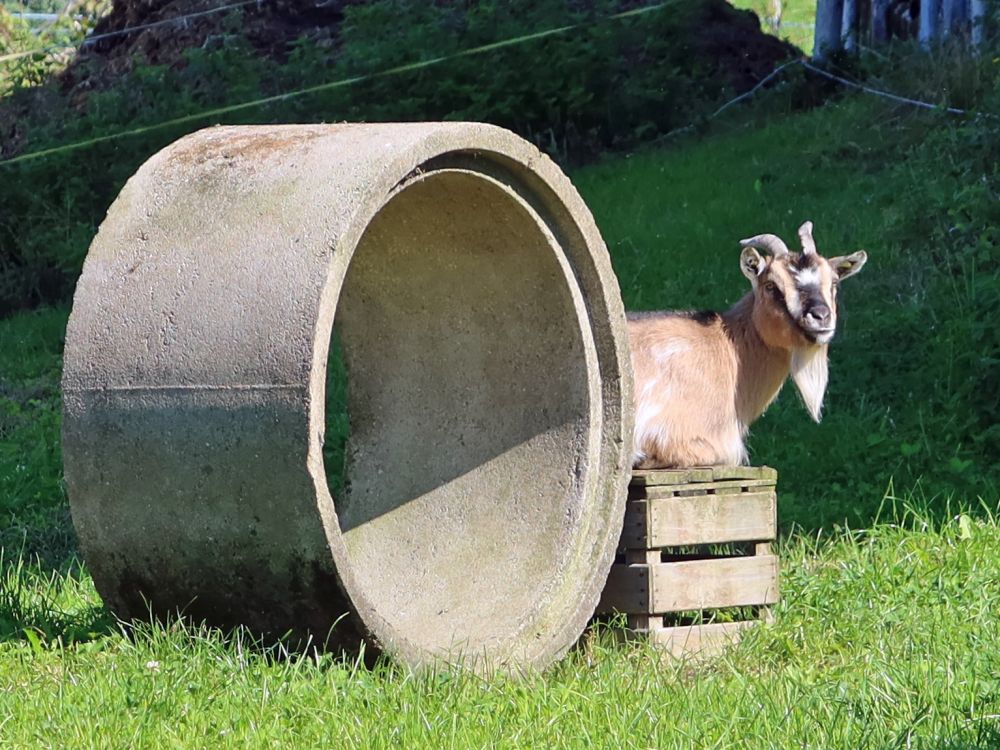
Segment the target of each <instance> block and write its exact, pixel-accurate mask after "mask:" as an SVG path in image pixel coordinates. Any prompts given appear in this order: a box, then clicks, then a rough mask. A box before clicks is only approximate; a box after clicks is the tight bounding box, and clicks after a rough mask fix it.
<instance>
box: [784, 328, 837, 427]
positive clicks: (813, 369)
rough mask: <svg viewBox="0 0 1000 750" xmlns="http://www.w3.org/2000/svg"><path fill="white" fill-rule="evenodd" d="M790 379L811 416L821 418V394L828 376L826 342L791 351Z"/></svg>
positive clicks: (823, 392) (824, 391) (822, 394)
mask: <svg viewBox="0 0 1000 750" xmlns="http://www.w3.org/2000/svg"><path fill="white" fill-rule="evenodd" d="M791 373H792V380H793V381H794V382H795V387H796V389H798V392H799V395H800V396H801V397H802V403H804V404H805V406H806V409H808V410H809V414H810V415H811V416H812V418H813V419H814V420H815V421H817V422H819V421H820V419H821V418H822V411H823V396H824V395H825V394H826V383H827V380H828V377H829V373H828V369H827V347H826V344H820V345H818V346H809V347H803V348H801V349H795V350H793V351H792V366H791Z"/></svg>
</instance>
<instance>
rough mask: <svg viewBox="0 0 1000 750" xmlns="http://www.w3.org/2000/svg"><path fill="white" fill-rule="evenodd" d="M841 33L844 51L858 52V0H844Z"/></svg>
mask: <svg viewBox="0 0 1000 750" xmlns="http://www.w3.org/2000/svg"><path fill="white" fill-rule="evenodd" d="M840 33H841V38H842V39H843V44H844V49H845V50H847V51H848V52H856V51H857V49H858V0H844V11H843V14H842V15H841V21H840Z"/></svg>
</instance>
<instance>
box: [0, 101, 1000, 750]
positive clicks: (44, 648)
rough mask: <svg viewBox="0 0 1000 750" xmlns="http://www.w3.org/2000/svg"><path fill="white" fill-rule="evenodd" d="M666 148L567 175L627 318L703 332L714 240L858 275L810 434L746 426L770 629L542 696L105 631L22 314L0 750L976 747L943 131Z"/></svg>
mask: <svg viewBox="0 0 1000 750" xmlns="http://www.w3.org/2000/svg"><path fill="white" fill-rule="evenodd" d="M765 110H767V111H765ZM669 145H670V147H669V148H659V149H652V148H651V149H649V150H645V151H641V152H638V153H635V154H632V155H630V156H619V157H615V158H608V159H607V160H606V161H605V162H603V163H599V164H596V165H593V166H590V167H587V168H584V169H581V170H578V171H577V172H576V173H575V174H574V182H575V183H576V184H577V185H578V187H579V188H580V190H581V192H582V193H583V195H584V197H585V198H586V200H587V202H588V204H589V205H590V206H591V207H592V209H593V210H594V213H595V216H596V218H597V220H598V224H599V225H600V226H601V228H602V231H603V232H604V235H605V237H606V239H607V241H608V245H609V248H610V250H611V253H612V257H613V260H614V263H615V267H616V270H617V272H618V275H619V278H620V280H621V284H622V292H623V296H624V298H625V301H626V305H627V306H628V307H630V308H632V309H644V308H661V307H684V306H695V307H705V306H707V307H716V308H718V307H722V306H724V305H726V304H728V303H730V302H732V301H734V300H735V299H736V298H737V297H738V296H739V295H740V294H741V293H742V292H743V289H744V286H745V282H744V280H743V279H742V277H741V275H740V274H739V271H738V268H737V257H738V246H737V244H736V240H737V239H738V238H740V237H744V236H747V235H749V234H752V233H756V232H763V231H772V232H778V233H781V234H783V235H785V236H787V237H789V238H791V237H794V232H795V228H796V227H797V226H798V224H799V223H800V222H801V221H802V220H804V219H806V218H810V219H812V220H814V221H815V223H816V236H817V241H818V243H819V246H820V249H821V251H823V252H825V253H828V254H832V253H838V252H841V251H848V250H853V249H855V248H857V247H858V246H864V247H866V249H867V250H868V251H869V254H870V261H869V265H868V267H866V268H865V270H864V271H863V272H862V273H861V274H860V275H859V276H858V277H857V278H856V279H852V280H851V281H850V282H847V285H845V289H844V292H843V297H844V300H845V302H844V304H845V305H846V306H847V310H846V315H847V317H846V320H845V321H844V323H845V325H844V328H843V330H842V331H841V332H840V333H839V334H838V338H837V341H836V344H835V346H834V348H833V353H832V360H833V367H832V375H831V390H830V393H829V397H828V404H827V417H826V419H825V420H824V422H823V423H822V424H821V425H815V424H812V423H810V422H809V421H808V417H807V415H806V414H805V411H804V410H803V408H802V407H801V406H800V405H799V404H798V403H797V402H796V399H795V397H794V396H793V395H792V393H791V392H789V393H786V394H784V395H783V396H782V398H781V399H780V400H779V402H778V403H777V404H776V405H775V407H774V408H772V409H771V411H770V412H769V413H768V414H767V415H766V416H765V417H764V418H763V419H762V420H761V421H760V422H759V423H758V424H757V425H756V426H755V431H754V435H753V438H752V444H751V447H752V451H753V456H754V459H755V462H757V463H767V464H770V465H774V466H777V467H778V468H779V469H780V472H781V474H780V476H781V479H780V483H779V487H780V499H779V503H780V522H781V527H782V530H783V534H782V539H781V541H780V543H779V552H780V555H781V560H782V593H783V597H784V599H783V601H782V603H781V604H780V605H779V606H778V607H777V608H776V611H775V615H776V617H775V623H774V624H773V625H769V626H766V627H762V628H759V629H757V630H756V631H754V632H753V633H751V634H750V635H749V636H748V637H746V638H745V640H744V641H743V642H742V643H741V644H740V645H739V646H738V647H737V648H734V649H732V650H731V651H729V652H728V653H727V654H726V655H725V656H724V657H722V658H720V659H718V660H715V661H712V662H708V663H701V664H697V663H668V662H664V661H661V660H659V659H658V658H657V657H656V655H655V654H653V653H651V652H650V651H649V650H648V649H647V648H646V647H643V646H642V645H630V646H616V645H613V644H612V642H611V639H610V637H609V636H608V634H607V633H603V632H601V631H594V632H592V633H590V634H588V635H587V636H586V637H585V638H584V640H583V642H582V643H581V645H580V647H579V648H578V649H577V650H576V651H574V652H573V653H571V654H570V656H569V657H568V658H567V659H565V660H564V661H563V662H561V663H560V664H558V665H556V666H555V667H553V668H552V669H551V670H549V671H547V672H546V673H544V674H541V675H526V676H523V677H521V678H502V677H496V678H491V679H487V680H483V679H480V678H477V677H474V676H472V675H468V674H463V673H461V672H457V671H443V672H437V673H424V674H419V675H414V674H412V673H409V672H408V671H406V670H405V669H402V668H398V667H395V666H392V665H391V664H388V663H385V662H381V661H380V662H378V664H377V665H376V666H375V667H374V668H369V667H365V666H363V664H362V661H361V660H359V659H357V660H356V659H352V658H343V657H340V656H336V655H323V656H319V657H315V656H302V655H289V654H287V653H282V652H281V651H280V650H278V649H276V648H275V647H266V646H262V645H260V644H255V643H253V642H252V641H251V640H250V639H249V638H248V637H247V636H246V635H245V634H243V633H241V632H236V633H220V632H217V631H212V630H210V629H207V628H203V627H198V626H196V625H193V624H190V623H181V622H174V623H151V624H146V625H141V626H139V627H138V628H137V629H134V630H129V631H123V630H122V629H121V628H120V626H119V625H118V624H117V623H116V622H115V621H114V619H113V618H112V617H111V616H110V615H109V614H108V613H107V612H106V611H105V610H104V609H103V607H102V605H101V601H100V598H99V596H98V595H97V593H96V591H95V589H94V586H93V582H92V580H91V578H90V577H89V575H88V572H87V568H86V565H85V564H84V563H83V562H80V561H79V560H77V559H76V558H75V556H74V555H73V542H72V533H71V531H70V527H69V525H68V517H67V512H66V511H67V502H66V499H65V496H64V493H63V490H62V485H61V478H60V456H59V452H58V444H59V441H58V430H59V396H58V375H59V363H60V352H61V342H62V332H63V328H64V326H65V320H66V315H67V312H66V311H65V310H43V311H39V312H35V313H30V314H22V315H19V316H17V317H14V318H11V319H8V320H5V321H0V418H2V420H3V421H2V422H0V545H2V550H3V554H2V557H0V747H15V748H22V747H23V748H29V747H30V748H36V747H52V748H64V747H73V748H77V747H79V748H88V747H95V748H98V747H100V748H104V747H136V748H143V747H157V748H159V747H288V746H294V747H364V748H381V747H435V748H437V747H442V748H466V747H510V748H520V747H539V746H551V747H608V748H611V747H614V748H621V747H625V748H633V747H634V748H650V747H655V748H669V747H678V748H681V747H683V748H687V747H727V748H728V747H747V748H769V747H817V748H845V749H846V748H850V749H852V750H854V749H855V748H868V747H872V748H875V747H879V748H881V747H923V748H934V749H935V750H940V749H942V748H955V749H956V750H957V749H958V748H987V747H1000V719H998V717H1000V673H998V670H997V664H1000V628H997V626H996V615H997V612H1000V576H998V575H997V571H998V570H1000V524H998V520H997V509H998V502H997V501H998V495H997V486H998V480H997V469H996V467H995V466H994V464H993V456H995V453H993V452H992V451H993V448H992V446H993V445H994V443H992V442H990V441H991V440H992V439H993V438H991V437H990V434H989V423H990V421H991V419H992V417H990V414H992V412H990V411H989V409H990V408H992V407H991V406H990V405H991V403H992V401H991V400H990V399H991V396H990V394H991V392H990V391H989V390H988V388H989V387H990V386H989V383H988V382H987V380H985V379H984V378H986V377H987V376H988V372H989V368H990V364H989V363H990V362H991V361H992V359H991V357H994V356H995V352H994V350H993V349H990V348H989V346H991V344H990V343H989V342H990V341H991V340H992V339H990V338H989V337H990V336H995V333H994V332H993V327H990V326H991V325H992V326H995V322H994V323H992V324H991V323H990V321H989V320H988V319H987V316H985V315H984V312H983V311H985V310H989V309H994V308H991V307H990V305H991V304H992V303H993V301H994V300H995V299H996V290H997V289H998V288H1000V286H998V284H997V272H996V263H995V260H994V259H993V257H992V255H987V256H985V257H980V254H979V253H980V250H979V246H978V245H977V244H976V243H977V242H980V239H977V238H979V237H980V236H985V237H986V238H987V240H985V241H988V242H990V243H992V240H991V239H989V238H990V237H991V236H992V235H990V234H989V229H988V227H989V226H990V225H991V222H992V219H991V218H990V215H989V213H988V212H989V210H990V204H983V205H984V206H985V207H982V206H979V204H968V203H962V202H961V201H964V200H966V199H969V200H971V198H969V197H968V194H967V191H969V190H971V189H972V188H971V187H970V185H972V186H975V185H977V184H979V183H978V182H976V180H973V179H970V178H969V173H968V170H965V171H963V169H964V168H963V169H957V168H956V169H950V170H940V169H937V168H936V166H935V165H936V164H937V161H936V160H937V159H939V158H940V155H941V153H942V149H946V153H947V154H948V161H949V163H950V164H952V165H958V164H963V163H965V162H964V161H963V160H964V159H965V158H966V157H965V156H964V155H963V154H965V151H964V150H963V149H964V148H965V147H964V145H963V141H962V135H961V132H960V131H959V130H956V129H955V128H953V127H952V126H950V125H947V124H945V122H944V121H943V120H942V119H941V116H940V115H937V114H929V115H922V114H921V115H913V114H909V113H904V112H902V111H900V110H898V109H894V108H886V107H885V106H884V105H882V104H879V103H873V102H871V101H863V100H858V99H851V98H849V99H845V100H843V101H841V102H834V103H831V104H828V105H827V106H825V107H823V108H821V109H817V110H814V111H811V112H805V113H796V114H790V115H789V114H785V115H782V116H777V115H776V114H775V112H774V107H773V106H770V105H768V106H766V107H762V108H761V109H760V110H758V111H750V112H744V113H741V114H739V115H738V116H737V117H734V119H731V120H728V121H726V122H723V123H721V124H719V125H718V127H717V129H716V130H715V131H714V132H713V133H711V134H710V135H708V136H707V137H697V138H691V139H689V140H687V141H684V142H681V143H672V144H669ZM978 148H981V146H980V147H978ZM901 155H905V157H906V158H901ZM970 169H971V167H970ZM987 177H988V175H987ZM983 179H987V178H986V177H984V178H983ZM963 191H965V192H963ZM988 196H989V194H988V193H987V197H988ZM977 200H978V199H977ZM968 205H975V206H977V207H976V208H975V210H972V209H970V211H969V213H970V215H971V216H972V218H971V219H968V221H969V222H971V223H972V225H973V229H971V230H969V232H968V233H967V232H966V230H965V229H963V228H962V227H963V226H965V224H963V223H962V222H964V221H966V219H963V218H962V217H961V216H957V215H956V211H957V210H958V209H957V208H956V207H960V206H968ZM959 213H961V211H959ZM980 224H982V225H980ZM942 227H944V229H942ZM942 232H943V233H942ZM914 237H923V238H924V242H925V244H924V245H919V246H917V247H919V248H920V252H914V251H913V248H914V245H913V244H911V243H912V242H913V238H914ZM942 237H943V238H944V239H941V238H942ZM935 242H937V243H941V244H940V247H937V248H936V249H935V250H934V251H932V252H925V251H924V248H925V247H926V245H927V244H928V243H930V244H933V243H935ZM945 243H951V244H945ZM963 243H964V244H963ZM945 249H947V252H944V251H945ZM958 260H961V263H959V262H958ZM967 352H971V354H968V355H967ZM913 357H919V358H920V360H919V361H920V366H919V367H916V366H913V365H912V364H911V365H910V366H909V367H907V362H909V361H910V359H911V358H913ZM980 360H982V361H980ZM949 373H950V374H949ZM984 373H985V374H984ZM977 378H979V380H977ZM897 488H898V489H897Z"/></svg>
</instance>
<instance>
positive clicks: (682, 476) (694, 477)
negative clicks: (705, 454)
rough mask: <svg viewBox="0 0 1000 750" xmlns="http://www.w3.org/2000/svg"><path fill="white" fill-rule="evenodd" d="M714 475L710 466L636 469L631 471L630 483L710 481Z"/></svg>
mask: <svg viewBox="0 0 1000 750" xmlns="http://www.w3.org/2000/svg"><path fill="white" fill-rule="evenodd" d="M714 476H715V475H714V473H713V472H712V467H711V466H707V467H704V468H700V469H636V470H635V471H633V472H632V484H634V485H636V486H639V487H647V486H650V485H654V484H686V483H689V482H711V481H712V479H713V477H714Z"/></svg>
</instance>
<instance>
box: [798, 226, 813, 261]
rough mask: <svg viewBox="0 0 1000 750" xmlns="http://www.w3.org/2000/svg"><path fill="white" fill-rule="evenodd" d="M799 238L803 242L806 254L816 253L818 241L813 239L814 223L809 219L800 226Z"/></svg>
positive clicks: (803, 249) (803, 250)
mask: <svg viewBox="0 0 1000 750" xmlns="http://www.w3.org/2000/svg"><path fill="white" fill-rule="evenodd" d="M799 240H800V241H801V242H802V252H803V253H804V254H806V255H815V254H816V243H815V242H814V241H813V223H812V222H811V221H807V222H806V223H805V224H803V225H802V226H801V227H799Z"/></svg>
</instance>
